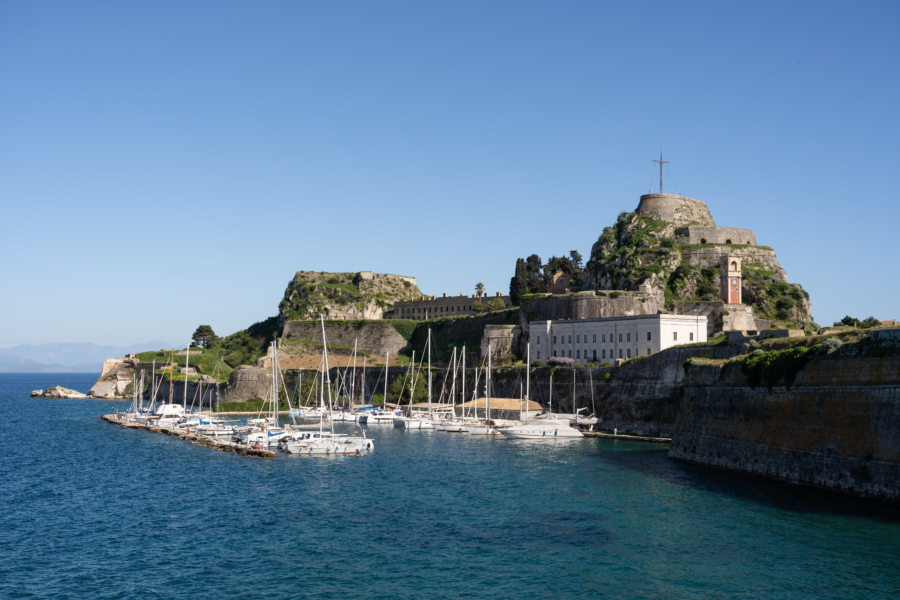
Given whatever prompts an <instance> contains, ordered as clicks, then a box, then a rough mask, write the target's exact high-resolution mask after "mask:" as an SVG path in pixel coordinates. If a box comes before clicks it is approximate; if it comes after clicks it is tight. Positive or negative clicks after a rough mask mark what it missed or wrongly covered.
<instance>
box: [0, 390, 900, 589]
mask: <svg viewBox="0 0 900 600" xmlns="http://www.w3.org/2000/svg"><path fill="white" fill-rule="evenodd" d="M95 377H96V376H95V375H67V374H62V375H47V374H40V375H0V446H2V447H0V492H2V496H0V497H2V498H3V508H2V510H0V597H3V598H199V597H204V598H209V597H221V598H262V597H269V598H276V597H278V598H288V597H292V598H293V597H317V598H347V597H360V598H429V597H431V598H483V597H491V598H531V597H540V598H575V597H589V598H604V597H609V598H758V597H762V598H894V597H897V595H898V594H900V571H898V568H897V567H898V561H900V519H898V517H897V510H896V509H895V508H891V507H885V506H881V505H877V504H869V503H863V502H857V501H851V500H847V499H843V498H838V497H834V496H831V495H827V494H824V493H821V492H817V491H812V492H810V491H807V490H804V489H801V488H798V487H796V486H790V485H784V484H773V483H769V482H764V481H761V480H758V479H747V478H740V477H737V476H732V475H725V474H721V473H717V472H713V471H707V470H703V469H698V468H694V467H687V466H684V465H679V464H677V463H674V462H671V461H669V460H668V459H667V458H666V454H665V448H664V447H661V446H656V445H647V444H637V443H622V442H611V441H601V440H587V439H586V440H577V441H574V442H562V443H555V444H547V443H544V442H528V441H520V442H517V441H511V440H505V439H490V438H483V437H468V436H465V435H459V434H447V433H439V432H407V431H397V430H393V429H384V430H374V432H373V433H371V436H372V437H374V438H375V444H376V446H375V448H376V451H375V452H374V453H373V454H371V455H369V456H366V457H365V458H356V457H337V458H312V457H295V456H279V457H277V458H276V459H273V460H259V459H250V458H247V457H242V456H236V455H234V454H230V453H224V452H216V451H212V450H209V449H206V448H200V447H197V446H193V445H190V444H188V443H186V442H183V441H181V440H178V439H174V438H171V437H169V436H164V435H158V434H150V433H146V432H139V431H129V430H126V429H123V428H119V427H115V426H112V425H109V424H107V423H104V422H102V421H101V420H100V419H99V418H98V416H99V415H100V414H101V413H103V412H109V411H112V410H114V409H115V408H116V407H121V406H122V404H120V403H119V404H117V403H111V402H103V401H97V400H48V399H31V398H28V397H27V396H28V392H30V390H32V389H35V388H39V387H49V386H50V385H55V384H61V385H64V386H66V387H72V388H75V389H80V390H87V389H88V388H89V387H90V385H91V384H92V383H93V382H94V380H95Z"/></svg>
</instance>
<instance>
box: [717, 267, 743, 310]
mask: <svg viewBox="0 0 900 600" xmlns="http://www.w3.org/2000/svg"><path fill="white" fill-rule="evenodd" d="M722 302H724V303H725V304H740V303H741V259H740V258H738V257H737V256H731V255H729V256H723V257H722Z"/></svg>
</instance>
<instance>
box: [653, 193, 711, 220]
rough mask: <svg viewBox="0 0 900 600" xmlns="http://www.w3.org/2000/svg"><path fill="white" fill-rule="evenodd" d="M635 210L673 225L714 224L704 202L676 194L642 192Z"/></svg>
mask: <svg viewBox="0 0 900 600" xmlns="http://www.w3.org/2000/svg"><path fill="white" fill-rule="evenodd" d="M637 212H638V214H640V215H642V216H646V217H650V218H652V219H657V220H660V221H666V222H668V223H672V224H673V225H675V227H681V226H684V225H689V224H695V225H706V226H710V227H715V225H716V223H715V221H713V218H712V215H711V214H710V213H709V208H707V206H706V204H705V203H704V202H702V201H700V200H696V199H694V198H688V197H687V196H679V195H678V194H644V195H643V196H641V200H640V202H639V203H638V207H637Z"/></svg>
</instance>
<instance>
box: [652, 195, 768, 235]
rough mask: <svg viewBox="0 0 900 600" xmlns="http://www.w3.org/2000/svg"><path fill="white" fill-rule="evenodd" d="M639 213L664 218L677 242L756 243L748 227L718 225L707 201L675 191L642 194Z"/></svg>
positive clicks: (659, 218) (653, 217)
mask: <svg viewBox="0 0 900 600" xmlns="http://www.w3.org/2000/svg"><path fill="white" fill-rule="evenodd" d="M636 212H637V213H638V214H639V215H642V216H645V217H649V218H651V219H656V220H658V221H665V222H666V223H670V224H671V225H672V227H673V228H674V231H673V233H674V237H675V241H677V242H678V243H680V244H726V245H727V244H735V245H745V246H756V235H755V234H754V233H753V232H752V231H750V230H749V229H739V228H737V227H719V226H717V225H716V223H715V222H714V221H713V218H712V215H711V214H710V212H709V208H707V206H706V203H704V202H701V201H700V200H696V199H694V198H688V197H687V196H680V195H678V194H665V193H658V194H644V195H643V196H641V200H640V203H639V204H638V207H637V211H636Z"/></svg>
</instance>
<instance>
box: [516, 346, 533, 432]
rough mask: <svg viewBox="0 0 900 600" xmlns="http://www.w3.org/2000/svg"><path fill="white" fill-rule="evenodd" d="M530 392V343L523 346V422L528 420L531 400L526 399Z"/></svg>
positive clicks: (520, 414) (520, 412) (520, 413)
mask: <svg viewBox="0 0 900 600" xmlns="http://www.w3.org/2000/svg"><path fill="white" fill-rule="evenodd" d="M530 392H531V342H528V345H527V346H525V420H526V421H527V420H528V405H529V404H530V403H531V399H530V398H529V397H528V395H529V393H530ZM519 416H520V417H521V416H522V411H519Z"/></svg>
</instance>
